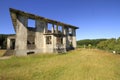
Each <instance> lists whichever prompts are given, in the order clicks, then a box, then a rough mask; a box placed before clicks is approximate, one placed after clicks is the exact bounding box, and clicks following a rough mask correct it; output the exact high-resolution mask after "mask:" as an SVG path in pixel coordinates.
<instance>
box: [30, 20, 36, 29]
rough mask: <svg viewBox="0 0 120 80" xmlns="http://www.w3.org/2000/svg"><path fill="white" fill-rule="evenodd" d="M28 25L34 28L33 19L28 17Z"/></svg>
mask: <svg viewBox="0 0 120 80" xmlns="http://www.w3.org/2000/svg"><path fill="white" fill-rule="evenodd" d="M28 27H33V28H35V20H33V19H28Z"/></svg>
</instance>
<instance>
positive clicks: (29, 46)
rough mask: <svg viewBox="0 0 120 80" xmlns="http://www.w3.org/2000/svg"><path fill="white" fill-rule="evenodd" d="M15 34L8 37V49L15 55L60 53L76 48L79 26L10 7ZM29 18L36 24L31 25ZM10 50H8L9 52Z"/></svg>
mask: <svg viewBox="0 0 120 80" xmlns="http://www.w3.org/2000/svg"><path fill="white" fill-rule="evenodd" d="M10 15H11V19H12V23H13V26H14V30H15V32H16V35H15V36H9V37H8V38H7V49H8V50H9V51H10V50H14V53H15V55H17V56H21V55H27V54H29V53H53V52H56V53H59V52H66V51H68V50H71V49H75V48H76V29H78V27H76V26H73V25H70V24H65V23H62V22H59V21H55V20H51V19H48V18H45V17H41V16H38V15H34V14H30V13H26V12H23V11H20V10H16V9H12V8H10ZM29 20H33V21H34V23H35V24H34V26H29V25H28V23H29ZM9 51H8V52H9Z"/></svg>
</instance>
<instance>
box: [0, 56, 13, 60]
mask: <svg viewBox="0 0 120 80" xmlns="http://www.w3.org/2000/svg"><path fill="white" fill-rule="evenodd" d="M10 58H11V57H10V56H4V57H0V60H4V59H10Z"/></svg>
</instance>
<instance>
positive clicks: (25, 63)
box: [0, 49, 120, 80]
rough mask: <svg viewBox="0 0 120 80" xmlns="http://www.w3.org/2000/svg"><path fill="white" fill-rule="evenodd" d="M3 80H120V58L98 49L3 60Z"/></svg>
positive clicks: (0, 65)
mask: <svg viewBox="0 0 120 80" xmlns="http://www.w3.org/2000/svg"><path fill="white" fill-rule="evenodd" d="M0 80H120V56H119V55H113V54H110V53H108V52H104V51H100V50H95V49H79V50H75V51H71V52H68V53H66V54H63V55H57V54H37V55H30V56H25V57H12V58H10V59H6V60H0Z"/></svg>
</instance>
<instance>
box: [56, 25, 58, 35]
mask: <svg viewBox="0 0 120 80" xmlns="http://www.w3.org/2000/svg"><path fill="white" fill-rule="evenodd" d="M56 33H58V25H56Z"/></svg>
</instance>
